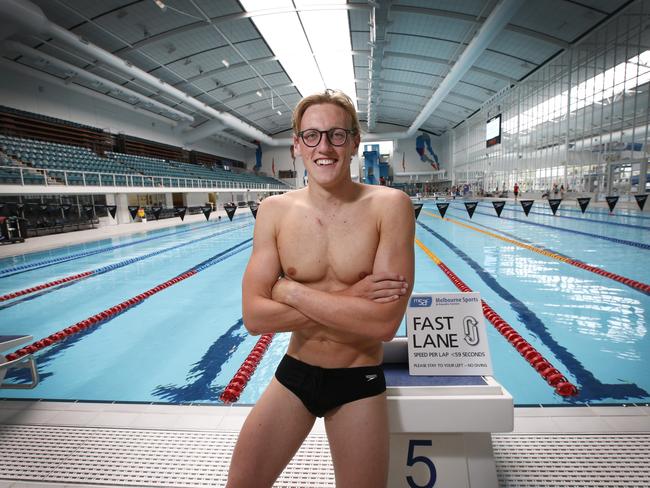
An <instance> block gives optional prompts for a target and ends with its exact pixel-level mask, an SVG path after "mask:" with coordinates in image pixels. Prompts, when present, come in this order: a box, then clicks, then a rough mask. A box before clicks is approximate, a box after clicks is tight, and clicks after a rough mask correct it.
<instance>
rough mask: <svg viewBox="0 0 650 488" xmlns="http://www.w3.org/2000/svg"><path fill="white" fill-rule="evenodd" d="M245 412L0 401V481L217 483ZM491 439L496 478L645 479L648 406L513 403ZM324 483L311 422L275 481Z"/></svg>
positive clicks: (284, 486)
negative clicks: (509, 417) (509, 422)
mask: <svg viewBox="0 0 650 488" xmlns="http://www.w3.org/2000/svg"><path fill="white" fill-rule="evenodd" d="M248 412H249V408H248V407H240V406H229V407H225V406H204V405H202V406H199V405H195V406H165V405H134V404H102V403H65V402H46V401H43V402H31V401H14V400H4V401H0V488H7V487H12V488H13V487H28V486H39V487H48V486H49V487H61V486H75V487H80V486H140V487H142V486H158V487H202V486H211V487H220V486H224V484H225V476H226V472H227V468H228V463H229V460H230V454H231V452H232V448H233V446H234V443H235V441H236V438H237V433H238V431H239V429H240V427H241V425H242V423H243V420H244V418H245V417H246V415H247V414H248ZM492 443H493V448H494V455H495V460H496V466H497V475H498V478H499V484H500V486H502V487H538V488H547V487H548V488H554V487H592V486H593V487H639V488H640V487H644V488H647V487H650V407H648V406H629V407H567V408H563V407H553V408H542V407H538V408H516V409H515V423H514V430H513V432H511V433H499V434H493V435H492ZM269 447H270V448H271V446H269ZM334 486H335V485H334V479H333V473H332V466H331V459H330V455H329V451H328V447H327V439H326V436H325V433H324V426H323V424H322V422H317V423H316V425H315V427H314V429H313V431H312V433H311V434H310V435H309V437H308V438H307V441H306V442H305V443H304V445H303V447H302V448H301V450H300V451H299V452H298V454H297V455H296V457H295V458H294V460H293V461H292V462H291V464H290V465H289V466H288V467H287V469H286V470H285V471H284V473H283V474H282V476H281V477H280V479H279V480H278V482H277V483H276V485H275V487H276V488H289V487H291V488H302V487H334ZM390 488H394V487H390ZM395 488H397V487H395ZM452 488H453V487H452ZM478 488H480V487H478Z"/></svg>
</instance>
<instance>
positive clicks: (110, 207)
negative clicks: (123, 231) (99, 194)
mask: <svg viewBox="0 0 650 488" xmlns="http://www.w3.org/2000/svg"><path fill="white" fill-rule="evenodd" d="M106 210H108V213H109V214H111V217H113V218H115V213H116V212H117V205H106Z"/></svg>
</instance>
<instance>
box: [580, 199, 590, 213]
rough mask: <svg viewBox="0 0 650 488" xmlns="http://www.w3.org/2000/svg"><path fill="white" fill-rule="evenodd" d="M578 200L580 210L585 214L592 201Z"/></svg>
mask: <svg viewBox="0 0 650 488" xmlns="http://www.w3.org/2000/svg"><path fill="white" fill-rule="evenodd" d="M576 200H578V205H580V210H582V213H585V210H587V207H588V206H589V202H590V201H591V197H578V198H576Z"/></svg>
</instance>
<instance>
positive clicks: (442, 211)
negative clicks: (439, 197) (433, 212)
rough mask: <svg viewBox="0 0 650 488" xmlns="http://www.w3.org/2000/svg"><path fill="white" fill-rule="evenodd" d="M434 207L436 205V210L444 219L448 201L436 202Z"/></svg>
mask: <svg viewBox="0 0 650 488" xmlns="http://www.w3.org/2000/svg"><path fill="white" fill-rule="evenodd" d="M436 207H438V212H440V216H441V217H442V218H443V219H444V218H445V214H446V213H447V209H448V208H449V202H442V203H436Z"/></svg>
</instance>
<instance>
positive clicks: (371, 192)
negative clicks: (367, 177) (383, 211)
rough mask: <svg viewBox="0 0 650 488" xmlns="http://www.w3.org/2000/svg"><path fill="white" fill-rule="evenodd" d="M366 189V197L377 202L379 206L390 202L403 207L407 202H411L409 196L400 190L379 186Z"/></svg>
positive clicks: (370, 186)
mask: <svg viewBox="0 0 650 488" xmlns="http://www.w3.org/2000/svg"><path fill="white" fill-rule="evenodd" d="M366 187H367V195H368V197H370V198H372V199H373V200H377V201H378V202H380V203H381V204H386V203H390V202H392V203H394V204H399V203H401V204H402V205H404V204H406V203H407V202H408V203H410V202H411V199H410V198H409V196H408V195H407V194H406V193H404V192H403V191H402V190H398V189H396V188H390V187H387V186H381V185H366Z"/></svg>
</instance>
